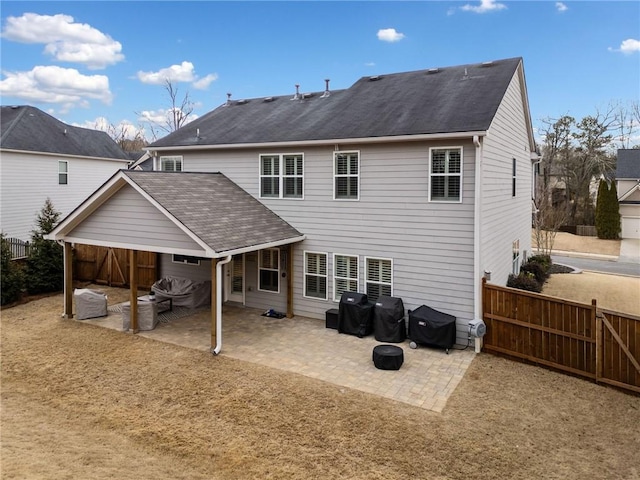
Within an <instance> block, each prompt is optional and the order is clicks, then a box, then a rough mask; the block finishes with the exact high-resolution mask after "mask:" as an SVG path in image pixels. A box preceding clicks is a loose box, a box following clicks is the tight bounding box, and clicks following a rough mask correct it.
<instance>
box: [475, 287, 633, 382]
mask: <svg viewBox="0 0 640 480" xmlns="http://www.w3.org/2000/svg"><path fill="white" fill-rule="evenodd" d="M482 308H483V319H484V322H485V323H486V325H487V333H486V335H485V336H484V337H483V350H485V351H487V352H491V353H497V354H502V355H507V356H510V357H515V358H518V359H521V360H525V361H529V362H534V363H537V364H540V365H544V366H547V367H550V368H554V369H558V370H561V371H564V372H567V373H571V374H574V375H579V376H581V377H585V378H588V379H591V380H593V381H595V382H600V383H607V384H610V385H614V386H616V387H619V388H623V389H626V390H631V391H633V392H636V393H640V317H636V316H633V315H629V314H624V313H619V312H613V311H610V310H605V309H599V308H597V305H596V301H595V300H593V301H592V304H591V305H586V304H582V303H577V302H571V301H567V300H562V299H559V298H554V297H549V296H546V295H541V294H537V293H532V292H526V291H523V290H517V289H514V288H508V287H500V286H497V285H491V284H489V283H486V281H483V286H482Z"/></svg>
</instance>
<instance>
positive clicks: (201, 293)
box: [151, 277, 211, 308]
mask: <svg viewBox="0 0 640 480" xmlns="http://www.w3.org/2000/svg"><path fill="white" fill-rule="evenodd" d="M151 290H152V291H154V292H155V293H156V299H157V301H158V302H160V301H162V300H164V299H168V298H171V299H172V301H173V306H174V307H176V306H178V307H188V308H198V307H203V306H206V305H210V304H211V282H194V281H193V280H191V279H189V278H183V277H163V278H161V279H160V280H158V281H157V282H155V283H154V284H153V285H152V286H151Z"/></svg>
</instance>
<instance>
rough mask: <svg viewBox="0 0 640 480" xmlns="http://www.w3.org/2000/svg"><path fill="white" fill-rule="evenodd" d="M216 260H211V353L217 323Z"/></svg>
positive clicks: (215, 339)
mask: <svg viewBox="0 0 640 480" xmlns="http://www.w3.org/2000/svg"><path fill="white" fill-rule="evenodd" d="M217 266H218V259H217V258H212V259H211V351H213V349H214V348H216V341H217V337H216V327H217V322H218V305H217V304H218V275H217Z"/></svg>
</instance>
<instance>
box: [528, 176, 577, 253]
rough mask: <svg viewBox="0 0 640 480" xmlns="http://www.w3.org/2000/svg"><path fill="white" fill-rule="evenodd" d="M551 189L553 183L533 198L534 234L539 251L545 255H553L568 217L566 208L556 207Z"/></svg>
mask: <svg viewBox="0 0 640 480" xmlns="http://www.w3.org/2000/svg"><path fill="white" fill-rule="evenodd" d="M551 189H552V185H551V184H548V185H547V186H546V187H542V188H541V189H540V190H539V191H538V192H537V193H536V196H535V198H534V200H533V203H534V206H535V211H534V212H533V234H534V238H535V242H536V245H537V246H538V253H540V254H543V255H551V251H552V250H553V244H554V242H555V239H556V235H557V234H558V231H559V230H560V227H561V226H562V225H564V224H565V223H566V222H567V218H568V214H567V210H566V209H562V208H556V207H554V205H553V201H552V194H551V193H552V192H551V191H550V190H551Z"/></svg>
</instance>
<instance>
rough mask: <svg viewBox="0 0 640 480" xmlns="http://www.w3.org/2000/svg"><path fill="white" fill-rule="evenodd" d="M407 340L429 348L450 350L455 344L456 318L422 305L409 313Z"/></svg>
mask: <svg viewBox="0 0 640 480" xmlns="http://www.w3.org/2000/svg"><path fill="white" fill-rule="evenodd" d="M409 338H410V339H411V340H413V341H414V342H416V343H420V344H423V345H427V346H429V347H440V348H446V349H449V348H452V347H453V345H454V344H455V343H456V317H454V316H453V315H449V314H447V313H442V312H439V311H437V310H434V309H433V308H430V307H427V306H426V305H422V306H421V307H418V308H416V309H415V310H413V311H410V312H409Z"/></svg>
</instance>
